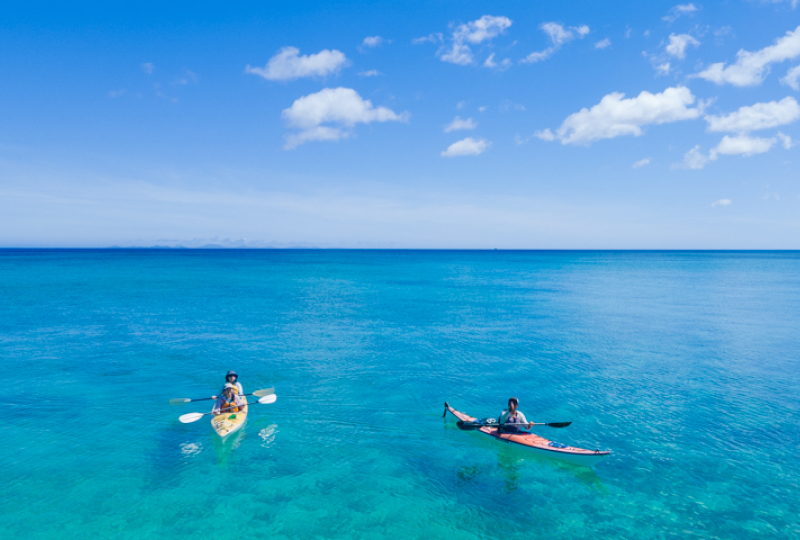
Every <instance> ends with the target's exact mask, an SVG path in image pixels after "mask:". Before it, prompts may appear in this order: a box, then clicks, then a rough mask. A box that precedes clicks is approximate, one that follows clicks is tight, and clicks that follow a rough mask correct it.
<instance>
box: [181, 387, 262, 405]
mask: <svg viewBox="0 0 800 540" xmlns="http://www.w3.org/2000/svg"><path fill="white" fill-rule="evenodd" d="M270 390H271V391H272V392H273V393H274V392H275V389H274V388H264V389H262V390H256V391H255V392H252V393H250V394H242V397H244V396H258V394H259V393H261V392H267V393H266V394H264V395H261V396H258V397H264V396H267V395H269V391H270ZM212 399H217V398H216V397H204V398H197V399H186V398H175V399H171V400H169V401H170V403H171V404H172V405H183V404H184V403H194V402H195V401H209V400H212Z"/></svg>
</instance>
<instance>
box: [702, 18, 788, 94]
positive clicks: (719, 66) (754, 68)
mask: <svg viewBox="0 0 800 540" xmlns="http://www.w3.org/2000/svg"><path fill="white" fill-rule="evenodd" d="M797 56H800V26H798V27H797V28H795V30H794V31H792V32H786V35H785V36H783V37H781V38H778V39H776V40H775V44H774V45H770V46H769V47H765V48H763V49H761V50H759V51H756V52H748V51H745V50H744V49H742V50H740V51H739V52H738V53H736V63H735V64H731V65H730V66H727V67H725V63H724V62H719V63H716V64H711V65H710V66H709V67H708V68H707V69H705V70H704V71H701V72H700V73H697V74H696V75H695V77H700V78H701V79H705V80H707V81H711V82H714V83H716V84H724V83H729V84H732V85H734V86H755V85H757V84H761V82H762V81H763V80H764V78H765V77H766V76H767V74H769V65H770V64H775V63H779V62H783V61H785V60H790V59H792V58H795V57H797Z"/></svg>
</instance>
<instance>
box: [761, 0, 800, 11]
mask: <svg viewBox="0 0 800 540" xmlns="http://www.w3.org/2000/svg"><path fill="white" fill-rule="evenodd" d="M761 2H762V3H768V4H783V3H788V4H789V5H791V6H792V9H794V8H796V7H797V4H798V0H761Z"/></svg>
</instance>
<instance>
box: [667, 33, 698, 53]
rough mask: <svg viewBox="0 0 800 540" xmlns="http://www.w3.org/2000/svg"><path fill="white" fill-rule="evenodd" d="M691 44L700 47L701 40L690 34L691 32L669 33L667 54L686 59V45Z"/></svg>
mask: <svg viewBox="0 0 800 540" xmlns="http://www.w3.org/2000/svg"><path fill="white" fill-rule="evenodd" d="M689 45H691V46H693V47H698V46H699V45H700V42H699V41H697V40H696V39H695V38H693V37H692V36H690V35H689V34H678V35H675V34H670V35H669V43H668V44H667V47H666V51H667V54H669V55H671V56H674V57H676V58H680V59H684V58H686V47H688V46H689Z"/></svg>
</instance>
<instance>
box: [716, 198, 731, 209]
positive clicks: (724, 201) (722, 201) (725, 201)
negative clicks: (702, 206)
mask: <svg viewBox="0 0 800 540" xmlns="http://www.w3.org/2000/svg"><path fill="white" fill-rule="evenodd" d="M732 202H733V201H732V200H730V199H720V200H718V201H714V202H713V203H711V207H712V208H713V207H715V206H728V205H730V204H731V203H732Z"/></svg>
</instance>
